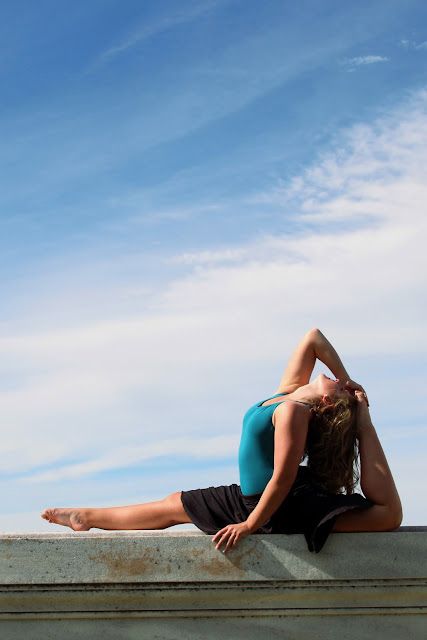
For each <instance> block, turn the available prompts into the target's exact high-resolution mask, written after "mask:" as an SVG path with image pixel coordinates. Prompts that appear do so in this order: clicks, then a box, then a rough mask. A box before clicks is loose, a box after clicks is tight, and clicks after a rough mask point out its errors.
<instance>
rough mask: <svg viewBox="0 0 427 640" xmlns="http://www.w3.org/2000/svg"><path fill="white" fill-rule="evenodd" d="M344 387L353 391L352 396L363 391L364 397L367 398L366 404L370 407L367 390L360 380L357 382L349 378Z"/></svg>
mask: <svg viewBox="0 0 427 640" xmlns="http://www.w3.org/2000/svg"><path fill="white" fill-rule="evenodd" d="M344 387H345V389H346V390H347V391H349V392H350V393H351V395H352V396H354V395H356V394H357V393H362V394H363V397H364V398H365V400H366V404H367V405H368V407H369V400H368V396H367V395H366V391H365V389H364V388H363V387H362V385H361V384H359V383H358V382H355V381H354V380H347V382H346V383H345V385H344Z"/></svg>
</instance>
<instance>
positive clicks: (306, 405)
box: [258, 393, 311, 409]
mask: <svg viewBox="0 0 427 640" xmlns="http://www.w3.org/2000/svg"><path fill="white" fill-rule="evenodd" d="M288 395H289V393H275V394H274V396H270V397H269V398H266V399H265V400H263V401H262V402H261V404H260V405H258V406H262V405H263V404H264V402H268V401H269V400H273V398H278V397H279V396H288ZM282 402H297V403H298V404H303V405H304V406H305V407H308V408H309V409H311V405H309V404H308V402H301V401H300V400H282ZM277 404H280V403H279V402H278V403H277ZM267 406H270V407H272V406H273V405H267Z"/></svg>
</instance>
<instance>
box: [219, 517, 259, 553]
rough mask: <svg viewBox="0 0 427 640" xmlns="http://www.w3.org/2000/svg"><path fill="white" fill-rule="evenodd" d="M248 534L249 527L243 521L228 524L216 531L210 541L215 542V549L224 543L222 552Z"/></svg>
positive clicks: (233, 546) (231, 547)
mask: <svg viewBox="0 0 427 640" xmlns="http://www.w3.org/2000/svg"><path fill="white" fill-rule="evenodd" d="M249 534H250V529H249V527H248V526H247V524H246V523H245V522H239V523H238V524H229V525H227V526H226V527H224V528H223V529H221V530H220V531H218V532H217V533H216V534H215V535H214V537H213V538H212V542H214V543H215V542H216V546H215V549H220V548H221V547H222V545H223V544H224V543H225V547H224V550H223V553H227V551H228V550H229V549H234V548H235V547H236V545H237V543H238V542H239V540H240V538H243V537H244V536H247V535H249Z"/></svg>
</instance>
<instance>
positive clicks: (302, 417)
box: [273, 400, 311, 424]
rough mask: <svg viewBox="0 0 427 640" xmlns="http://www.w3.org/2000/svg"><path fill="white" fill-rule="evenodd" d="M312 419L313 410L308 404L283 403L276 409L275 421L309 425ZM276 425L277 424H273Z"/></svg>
mask: <svg viewBox="0 0 427 640" xmlns="http://www.w3.org/2000/svg"><path fill="white" fill-rule="evenodd" d="M310 417H311V409H310V406H309V405H308V404H305V403H303V402H297V401H296V400H286V401H284V402H281V403H280V404H279V405H278V406H277V407H276V409H275V411H274V414H273V420H274V421H276V420H279V421H281V422H289V423H290V422H298V423H304V424H307V423H308V422H309V420H310ZM273 424H275V422H273Z"/></svg>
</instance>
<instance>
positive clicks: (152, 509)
mask: <svg viewBox="0 0 427 640" xmlns="http://www.w3.org/2000/svg"><path fill="white" fill-rule="evenodd" d="M41 516H42V518H44V519H45V520H48V521H49V522H54V523H55V524H61V525H64V526H67V527H71V529H74V530H75V531H89V529H92V527H95V528H97V529H116V530H117V529H122V530H132V529H166V528H167V527H172V526H173V525H175V524H184V523H187V522H191V520H190V518H189V517H188V515H187V514H186V512H185V510H184V507H183V506H182V502H181V491H178V492H177V493H172V494H171V495H170V496H168V497H167V498H164V500H160V501H159V502H149V503H147V504H136V505H132V506H128V507H107V508H105V509H86V508H83V509H80V508H78V509H46V510H45V511H44V512H43V513H42V514H41Z"/></svg>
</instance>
